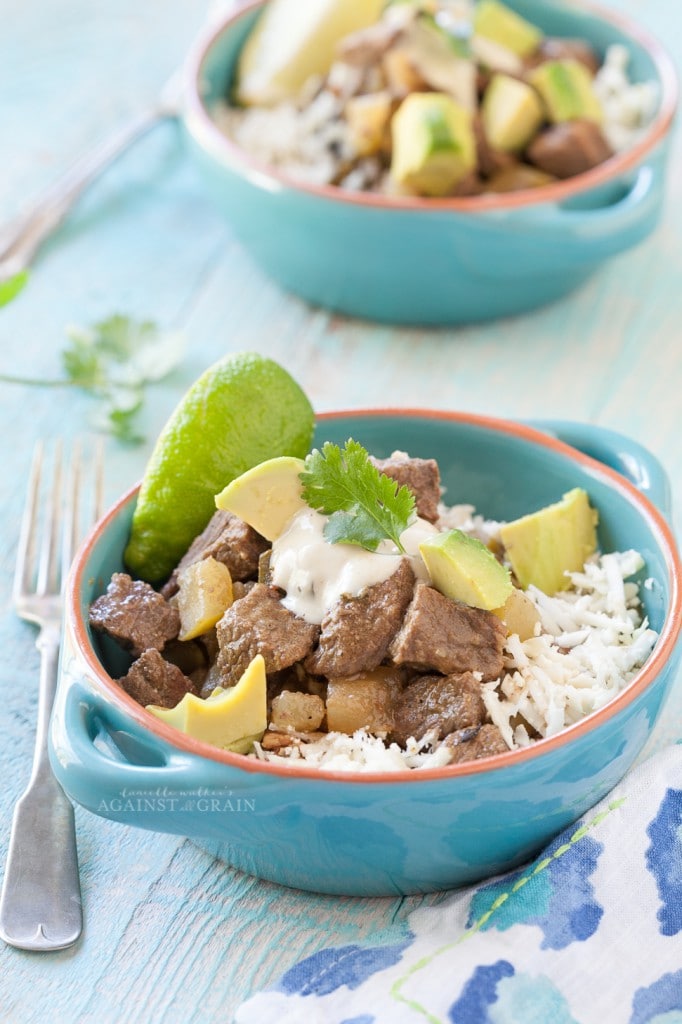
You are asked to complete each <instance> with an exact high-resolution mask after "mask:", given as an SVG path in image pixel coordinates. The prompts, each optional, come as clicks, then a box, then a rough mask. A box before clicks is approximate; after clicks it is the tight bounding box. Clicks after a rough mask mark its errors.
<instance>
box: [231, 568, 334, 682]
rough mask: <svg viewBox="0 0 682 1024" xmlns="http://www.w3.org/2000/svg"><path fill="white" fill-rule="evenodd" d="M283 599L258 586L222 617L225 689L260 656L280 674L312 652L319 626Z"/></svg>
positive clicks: (270, 669) (264, 587) (271, 588)
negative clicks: (302, 617)
mask: <svg viewBox="0 0 682 1024" xmlns="http://www.w3.org/2000/svg"><path fill="white" fill-rule="evenodd" d="M280 597H281V594H280V592H279V590H277V589H276V588H275V587H267V586H265V584H263V583H256V585H255V586H254V587H252V588H251V590H249V592H248V594H246V596H245V597H242V598H240V600H239V601H235V602H234V604H233V605H232V606H231V607H230V608H228V609H227V611H226V612H225V614H224V615H223V617H222V619H221V620H220V622H219V623H218V626H217V629H216V632H217V636H218V644H219V647H220V650H219V653H218V669H219V671H220V678H221V685H222V686H234V685H235V683H237V682H238V681H239V678H240V676H241V675H242V673H243V672H244V671H245V670H246V669H247V668H248V665H249V663H250V662H251V661H252V659H253V658H255V657H256V655H257V654H261V655H262V656H263V659H264V661H265V670H266V672H279V671H281V670H282V669H283V668H288V667H289V665H293V664H294V663H295V662H297V661H302V660H303V659H304V658H305V657H306V656H307V655H308V653H309V652H310V651H311V650H312V647H313V644H314V643H315V641H316V640H317V637H318V636H319V632H320V627H319V626H316V625H315V624H314V623H311V622H306V621H305V620H304V619H301V618H299V617H298V616H297V615H294V613H293V612H290V611H289V610H288V608H285V607H284V605H283V604H282V602H281V600H280Z"/></svg>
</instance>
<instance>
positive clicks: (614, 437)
mask: <svg viewBox="0 0 682 1024" xmlns="http://www.w3.org/2000/svg"><path fill="white" fill-rule="evenodd" d="M526 422H527V423H528V426H530V427H535V429H536V430H541V431H543V433H545V434H551V435H552V436H553V437H556V438H557V439H558V440H559V441H563V442H564V443H565V444H569V445H571V447H572V448H577V449H578V451H581V452H584V453H585V455H589V456H590V457H591V458H593V459H596V460H597V461H598V462H603V463H604V465H605V466H609V467H610V468H611V469H615V470H616V472H618V473H620V474H621V476H624V477H625V478H626V480H629V481H630V483H632V484H634V485H635V487H636V488H637V490H638V491H641V492H642V494H644V495H645V496H646V497H647V498H648V499H649V501H651V502H652V504H654V505H655V506H656V507H657V508H658V509H659V510H660V511H661V512H662V513H663V515H664V516H665V517H666V519H668V520H670V519H671V518H672V497H671V491H670V481H669V480H668V477H667V474H666V472H665V470H664V469H663V466H662V465H661V463H660V462H659V461H658V459H657V458H656V456H655V455H652V453H651V452H650V451H649V450H648V449H647V448H645V447H644V446H643V445H641V444H639V443H638V442H637V441H633V440H632V438H629V437H627V436H626V435H625V434H619V433H618V432H617V431H615V430H608V429H607V428H606V427H597V426H595V425H594V424H593V423H574V422H572V421H571V420H527V421H526Z"/></svg>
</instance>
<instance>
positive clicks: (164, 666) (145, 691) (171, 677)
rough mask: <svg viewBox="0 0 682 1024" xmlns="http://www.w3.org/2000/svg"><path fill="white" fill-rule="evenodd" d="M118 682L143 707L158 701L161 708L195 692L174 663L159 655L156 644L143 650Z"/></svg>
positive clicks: (172, 704)
mask: <svg viewBox="0 0 682 1024" xmlns="http://www.w3.org/2000/svg"><path fill="white" fill-rule="evenodd" d="M118 683H119V686H121V687H123V689H124V690H125V692H126V693H128V694H130V696H131V697H132V698H133V700H136V701H137V703H138V704H142V705H143V706H146V705H147V704H157V705H158V706H159V707H162V708H174V707H175V705H176V704H179V703H180V701H181V700H182V698H183V697H184V696H185V694H186V693H193V692H194V686H193V684H192V681H191V679H188V678H187V676H186V675H185V674H184V673H183V672H181V671H180V669H179V668H178V667H177V665H171V663H170V662H169V661H166V659H165V658H162V657H161V655H160V654H159V652H158V651H157V650H156V648H155V647H151V648H150V649H149V650H148V651H144V652H143V653H142V654H141V655H140V657H139V658H138V659H137V661H134V662H133V664H132V665H131V666H130V668H129V669H128V674H127V675H125V676H123V677H122V678H121V679H119V680H118Z"/></svg>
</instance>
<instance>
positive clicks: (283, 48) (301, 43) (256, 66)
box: [236, 0, 384, 106]
mask: <svg viewBox="0 0 682 1024" xmlns="http://www.w3.org/2000/svg"><path fill="white" fill-rule="evenodd" d="M383 7H384V0H315V2H314V3H308V2H306V3H303V2H302V0H270V2H269V3H268V4H266V6H265V10H264V12H263V14H262V15H261V17H260V18H259V19H258V22H257V24H256V27H255V28H254V30H253V31H252V32H251V34H250V36H249V37H248V39H247V40H246V43H245V45H244V49H243V50H242V53H241V57H240V59H239V65H238V68H237V89H236V93H237V99H238V100H239V102H240V103H244V104H247V105H249V104H252V105H264V106H268V105H270V104H274V103H279V102H281V101H282V100H286V99H291V98H293V97H294V96H296V94H297V93H298V91H299V90H300V88H301V86H302V85H303V83H304V82H305V81H307V79H308V78H310V76H311V75H326V73H327V72H328V71H329V68H330V67H331V65H332V61H333V60H334V54H335V51H336V44H337V43H338V42H339V40H341V39H343V37H344V36H347V35H350V33H351V32H356V31H358V30H359V29H362V28H367V27H368V26H369V25H373V24H374V22H375V21H378V19H379V16H380V15H381V12H382V10H383Z"/></svg>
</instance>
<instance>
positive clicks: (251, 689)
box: [147, 654, 268, 754]
mask: <svg viewBox="0 0 682 1024" xmlns="http://www.w3.org/2000/svg"><path fill="white" fill-rule="evenodd" d="M266 690H267V683H266V676H265V661H264V660H263V656H262V655H261V654H257V655H256V657H255V658H254V659H253V661H252V662H251V663H250V665H249V666H248V668H247V669H246V671H245V672H244V674H243V675H242V677H241V679H240V680H239V682H238V683H237V685H236V686H232V687H230V688H229V689H228V690H222V689H220V688H218V689H216V690H214V691H213V693H212V694H211V696H210V697H207V698H206V699H205V700H202V699H201V698H200V697H195V695H194V694H193V693H186V694H185V696H184V697H183V698H182V700H181V701H180V703H179V704H177V705H176V706H175V707H174V708H160V707H156V706H155V705H154V704H150V705H148V707H147V711H151V713H152V714H153V715H155V716H156V717H157V718H160V719H161V721H162V722H166V724H167V725H172V726H173V727H174V728H175V729H179V730H180V732H184V733H187V735H188V736H193V737H194V738H195V739H197V740H202V742H204V743H210V744H211V746H213V747H221V748H222V749H223V750H233V751H235V753H238V754H246V753H248V752H249V751H250V750H251V748H252V746H253V743H254V740H259V739H260V738H261V737H262V735H263V733H264V732H265V730H266V728H267V725H268V719H267V707H266Z"/></svg>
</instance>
